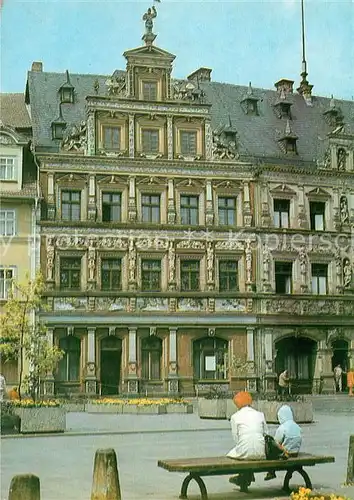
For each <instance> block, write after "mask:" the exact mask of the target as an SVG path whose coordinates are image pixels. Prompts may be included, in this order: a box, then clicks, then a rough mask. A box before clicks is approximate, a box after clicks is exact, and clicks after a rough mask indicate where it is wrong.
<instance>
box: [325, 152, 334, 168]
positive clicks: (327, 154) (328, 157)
mask: <svg viewBox="0 0 354 500" xmlns="http://www.w3.org/2000/svg"><path fill="white" fill-rule="evenodd" d="M331 165H332V161H331V150H330V149H329V148H328V149H327V150H326V152H325V155H324V167H325V168H328V169H330V168H331Z"/></svg>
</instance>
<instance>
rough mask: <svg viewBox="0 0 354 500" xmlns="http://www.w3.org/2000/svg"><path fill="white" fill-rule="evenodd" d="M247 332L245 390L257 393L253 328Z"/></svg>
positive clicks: (249, 328)
mask: <svg viewBox="0 0 354 500" xmlns="http://www.w3.org/2000/svg"><path fill="white" fill-rule="evenodd" d="M246 332H247V381H246V384H247V390H248V391H249V392H257V375H256V372H255V368H256V366H255V352H254V328H253V327H248V328H247V329H246Z"/></svg>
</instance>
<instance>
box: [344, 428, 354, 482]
mask: <svg viewBox="0 0 354 500" xmlns="http://www.w3.org/2000/svg"><path fill="white" fill-rule="evenodd" d="M345 484H346V486H354V434H352V435H351V436H350V437H349V448H348V467H347V480H346V483H345Z"/></svg>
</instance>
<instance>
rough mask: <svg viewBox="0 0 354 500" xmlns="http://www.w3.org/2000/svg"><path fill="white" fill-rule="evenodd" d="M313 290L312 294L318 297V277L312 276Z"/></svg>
mask: <svg viewBox="0 0 354 500" xmlns="http://www.w3.org/2000/svg"><path fill="white" fill-rule="evenodd" d="M311 290H312V293H315V294H316V295H317V294H318V286H317V277H316V276H312V279H311Z"/></svg>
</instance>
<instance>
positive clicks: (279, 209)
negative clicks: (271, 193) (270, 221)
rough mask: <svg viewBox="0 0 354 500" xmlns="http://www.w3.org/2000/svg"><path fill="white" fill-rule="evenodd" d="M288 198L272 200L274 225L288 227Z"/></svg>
mask: <svg viewBox="0 0 354 500" xmlns="http://www.w3.org/2000/svg"><path fill="white" fill-rule="evenodd" d="M289 215H290V200H274V226H275V227H280V228H288V227H289V218H290V217H289Z"/></svg>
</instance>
